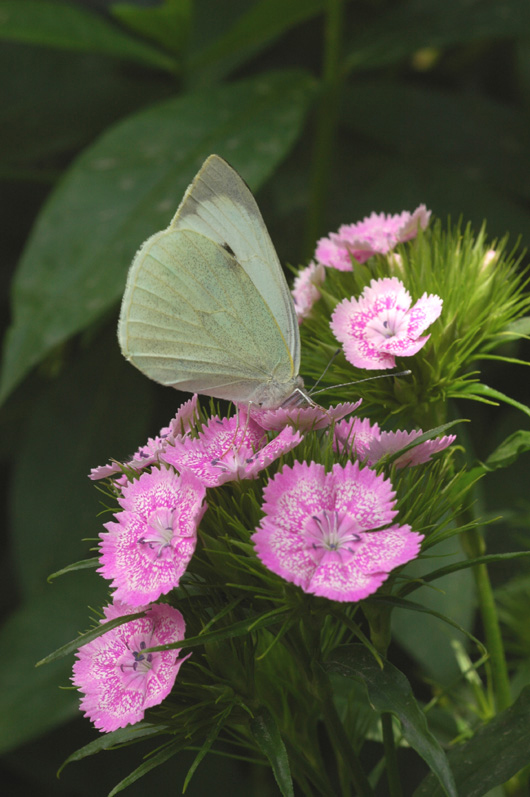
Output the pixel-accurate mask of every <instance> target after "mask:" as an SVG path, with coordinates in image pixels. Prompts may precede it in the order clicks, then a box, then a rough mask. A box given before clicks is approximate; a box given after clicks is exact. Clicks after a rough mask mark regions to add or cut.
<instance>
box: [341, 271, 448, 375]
mask: <svg viewBox="0 0 530 797" xmlns="http://www.w3.org/2000/svg"><path fill="white" fill-rule="evenodd" d="M411 303H412V299H411V296H410V294H409V292H408V291H407V290H406V289H405V286H404V285H403V283H402V282H401V281H400V280H399V279H397V277H385V278H383V279H379V280H372V281H371V283H370V285H369V286H367V287H366V288H365V289H364V291H363V292H362V294H361V296H360V297H359V298H358V299H355V298H354V297H352V298H351V299H344V300H343V301H342V302H340V303H339V304H338V305H337V306H336V308H335V310H334V311H333V315H332V317H331V323H330V326H331V329H332V331H333V334H334V335H335V337H336V338H337V340H338V341H340V343H342V346H343V349H344V355H345V357H346V359H347V360H348V361H349V362H351V363H352V365H355V366H356V367H357V368H366V369H371V370H376V369H383V368H394V367H395V365H396V360H395V358H396V357H410V356H412V355H413V354H416V353H417V352H418V351H419V350H420V349H421V348H422V347H423V346H424V345H425V343H426V342H427V341H428V339H429V337H430V336H429V335H425V336H423V337H420V335H421V333H422V332H423V331H424V330H425V329H426V328H427V327H428V326H430V324H432V323H433V321H435V320H436V319H437V318H438V316H439V315H440V313H441V312H442V300H441V298H440V297H439V296H436V295H435V294H429V295H427V293H424V294H423V296H422V297H421V298H420V299H418V301H417V302H416V304H414V305H413V306H412V307H411Z"/></svg>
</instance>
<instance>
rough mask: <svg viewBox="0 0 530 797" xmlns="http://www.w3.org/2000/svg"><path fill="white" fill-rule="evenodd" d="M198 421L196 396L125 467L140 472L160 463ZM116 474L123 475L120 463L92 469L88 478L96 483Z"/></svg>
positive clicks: (182, 405) (182, 406) (180, 408)
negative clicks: (165, 449) (169, 449)
mask: <svg viewBox="0 0 530 797" xmlns="http://www.w3.org/2000/svg"><path fill="white" fill-rule="evenodd" d="M197 420H198V410H197V394H195V395H194V396H192V397H191V398H190V399H189V400H188V401H186V402H184V404H181V406H180V407H179V409H178V411H177V414H176V415H175V417H174V418H172V420H171V421H170V422H169V426H165V427H164V428H163V429H161V430H160V432H159V433H158V435H157V436H156V437H150V438H149V439H148V441H147V443H145V445H143V446H140V448H139V449H138V450H137V451H136V453H135V454H134V455H133V456H132V458H131V459H130V460H129V461H128V462H126V463H125V467H126V468H132V469H133V470H137V471H140V470H143V469H144V468H147V467H149V465H153V464H154V463H155V462H158V456H159V454H160V453H161V452H162V451H163V450H164V448H165V447H166V446H167V445H168V443H173V442H174V441H175V439H176V438H177V437H181V436H183V435H185V434H187V433H188V432H189V430H190V429H191V428H192V427H193V426H195V425H196V424H197ZM115 473H120V474H122V473H123V472H122V468H121V465H120V463H119V462H112V463H110V464H109V465H99V466H98V467H97V468H92V470H91V471H90V473H89V477H88V478H89V479H92V480H93V481H95V480H97V479H105V478H106V477H107V476H113V475H114V474H115ZM125 481H126V479H124V480H123V482H124V483H125Z"/></svg>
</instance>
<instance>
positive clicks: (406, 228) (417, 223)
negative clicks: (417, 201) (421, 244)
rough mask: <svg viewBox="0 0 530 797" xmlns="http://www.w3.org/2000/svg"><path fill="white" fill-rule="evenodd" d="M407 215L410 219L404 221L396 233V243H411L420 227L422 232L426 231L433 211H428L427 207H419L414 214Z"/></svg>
mask: <svg viewBox="0 0 530 797" xmlns="http://www.w3.org/2000/svg"><path fill="white" fill-rule="evenodd" d="M407 215H408V216H409V218H408V219H405V220H403V223H402V224H401V226H400V227H399V229H398V230H397V232H396V241H397V242H399V243H404V242H405V241H410V239H411V238H415V237H416V235H417V234H418V230H419V229H420V227H421V229H422V230H425V229H426V227H427V225H428V223H429V219H430V218H431V211H430V210H427V208H426V207H425V205H419V206H418V207H417V208H416V210H415V211H414V212H413V213H412V214H407Z"/></svg>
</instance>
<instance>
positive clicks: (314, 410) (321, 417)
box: [250, 399, 362, 431]
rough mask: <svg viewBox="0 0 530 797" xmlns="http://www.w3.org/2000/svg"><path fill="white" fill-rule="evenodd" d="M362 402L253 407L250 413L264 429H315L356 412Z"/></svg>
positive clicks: (324, 426) (322, 427)
mask: <svg viewBox="0 0 530 797" xmlns="http://www.w3.org/2000/svg"><path fill="white" fill-rule="evenodd" d="M361 402H362V399H357V401H347V402H344V403H342V404H336V405H335V406H334V407H328V408H327V409H326V408H324V407H320V406H319V405H318V404H313V405H311V406H309V407H307V406H306V407H298V406H291V407H288V406H287V407H278V409H276V410H261V409H259V408H256V409H255V408H254V407H251V408H250V413H251V416H252V418H253V419H254V420H255V421H257V423H258V424H259V425H260V426H261V427H263V429H269V430H270V429H283V428H284V427H286V426H292V427H293V428H294V429H300V430H302V431H315V430H316V429H325V428H326V427H327V426H330V425H331V424H332V423H335V422H336V421H339V420H340V419H341V418H344V416H345V415H350V414H351V413H352V412H355V410H356V409H357V408H358V407H359V406H360V405H361Z"/></svg>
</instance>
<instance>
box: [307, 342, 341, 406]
mask: <svg viewBox="0 0 530 797" xmlns="http://www.w3.org/2000/svg"><path fill="white" fill-rule="evenodd" d="M337 354H340V348H338V349H336V350H335V351H334V352H333V354H332V355H331V357H330V358H329V362H328V364H327V365H326V367H325V368H324V370H323V371H322V373H321V374H320V376H319V377H318V379H317V381H316V382H315V384H314V385H313V387H312V388H311V390H310V391H309V392H310V394H311V395H313V393H314V392H315V388H316V387H318V386H319V384H320V382H322V380H323V378H324V377H325V376H326V374H327V372H328V371H329V368H330V366H331V364H332V362H333V360H334V359H335V357H336V356H337ZM320 392H321V391H320V390H318V391H317V393H320Z"/></svg>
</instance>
